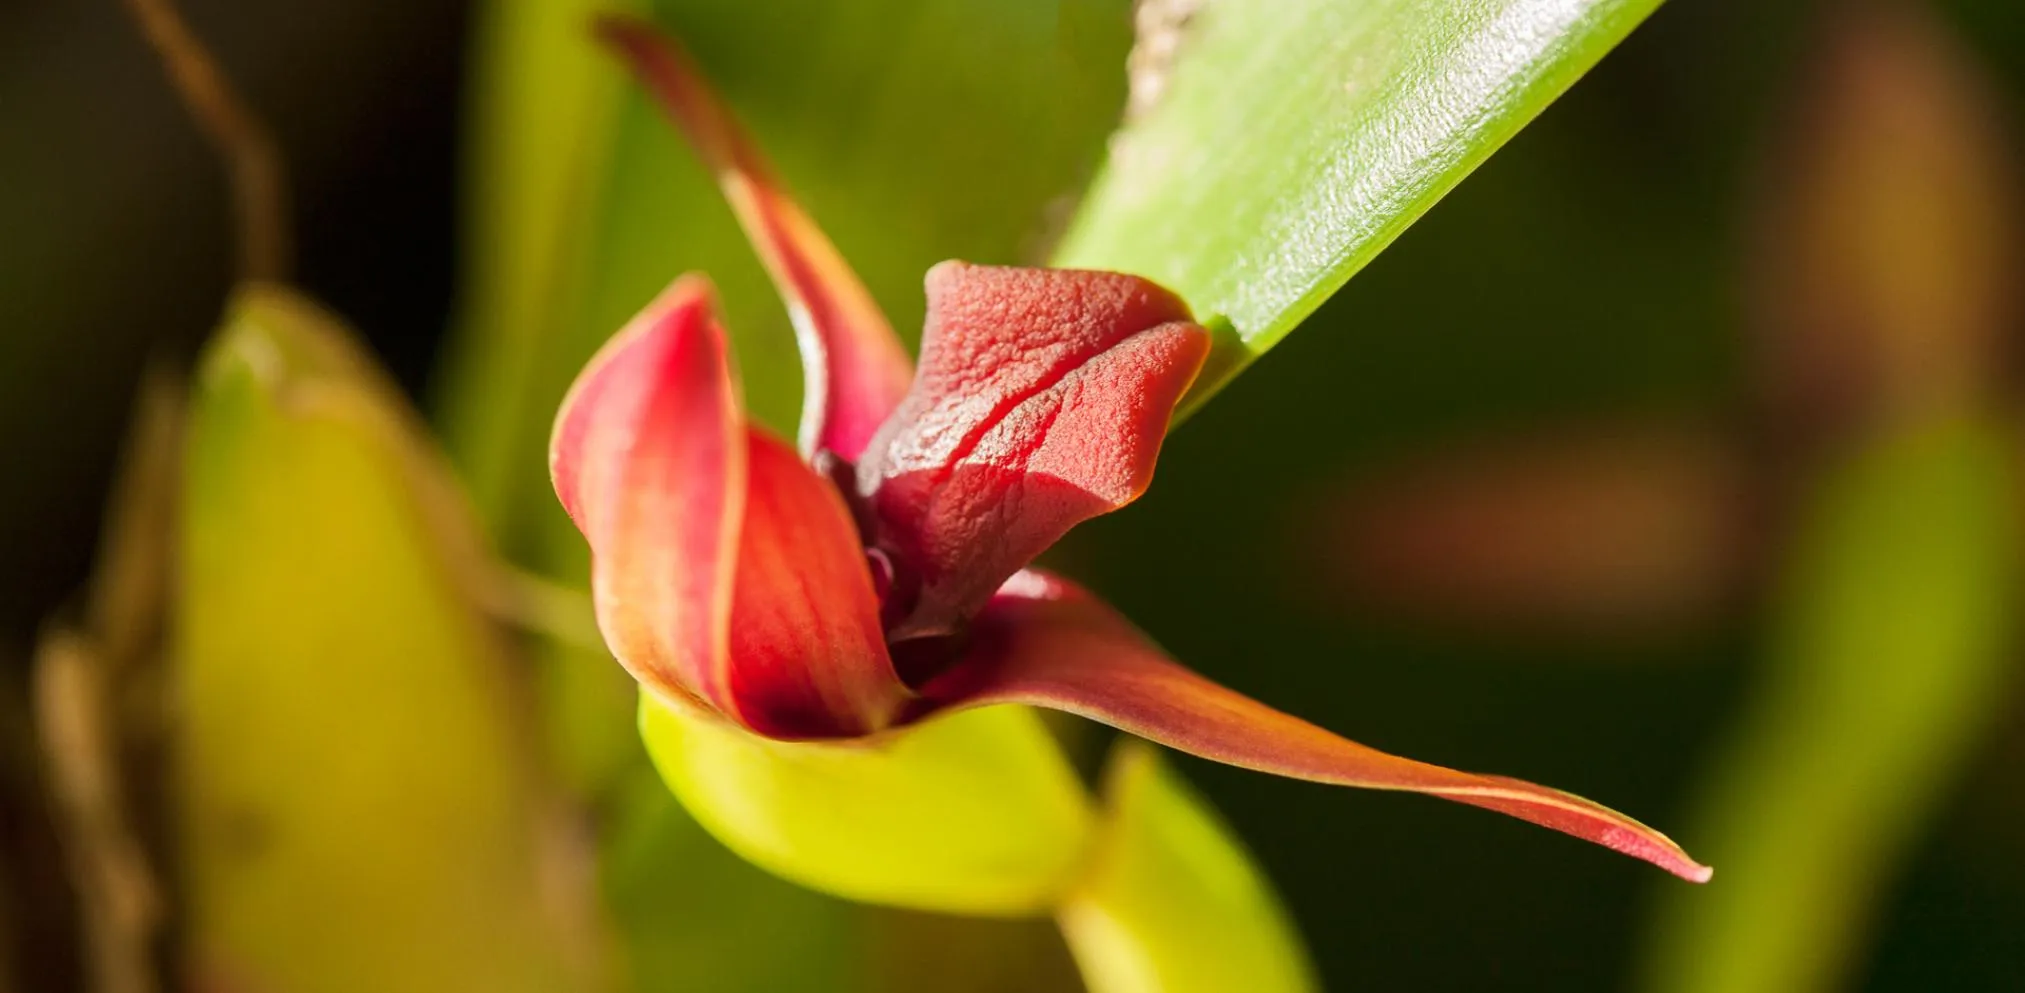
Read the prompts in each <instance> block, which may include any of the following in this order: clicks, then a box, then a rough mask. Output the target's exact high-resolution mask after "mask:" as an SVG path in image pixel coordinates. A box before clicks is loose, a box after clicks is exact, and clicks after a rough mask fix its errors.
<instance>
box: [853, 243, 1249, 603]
mask: <svg viewBox="0 0 2025 993" xmlns="http://www.w3.org/2000/svg"><path fill="white" fill-rule="evenodd" d="M927 286H928V324H927V329H926V331H925V333H924V335H923V339H922V351H921V362H922V365H921V375H920V376H919V378H917V379H916V380H915V383H914V387H913V389H912V390H911V391H910V392H909V393H908V395H907V399H906V400H905V401H904V402H903V403H902V405H901V408H900V409H899V410H898V411H896V412H895V413H894V415H893V418H892V419H891V420H890V421H888V422H887V424H886V427H885V428H884V429H882V430H881V431H880V433H879V436H878V437H877V438H875V439H874V440H873V442H872V445H871V447H870V448H868V449H867V450H866V453H865V458H864V460H863V461H862V462H861V463H859V466H858V488H859V491H860V492H861V493H863V494H865V495H866V497H867V499H868V500H869V502H870V506H871V509H872V516H873V517H874V519H875V522H876V526H877V532H878V533H877V535H876V536H875V540H876V542H877V543H878V544H879V545H880V546H881V547H883V548H885V549H886V550H887V551H889V552H890V553H892V554H893V556H894V558H895V559H896V561H897V562H898V563H899V564H900V566H901V568H902V570H903V573H902V575H901V576H900V583H901V585H900V586H899V587H898V592H897V594H896V595H897V596H898V597H900V598H901V602H900V607H901V608H902V609H901V611H900V614H901V616H899V617H897V618H894V619H893V620H894V622H895V623H894V624H893V627H892V629H891V631H890V634H891V636H892V637H894V638H896V639H905V638H910V637H917V636H923V635H938V634H946V633H949V632H950V631H951V630H953V629H954V628H955V627H956V626H957V625H958V624H959V623H960V622H961V621H962V619H963V618H965V617H968V616H969V615H970V614H972V613H974V612H975V611H976V610H977V609H978V608H980V607H982V606H983V605H984V603H985V602H986V601H987V600H989V599H990V598H991V595H992V593H993V591H995V590H996V589H997V588H998V586H999V584H1000V583H1003V582H1004V581H1005V579H1006V577H1008V576H1010V575H1012V574H1013V573H1014V572H1017V571H1018V570H1019V569H1020V568H1021V567H1023V566H1025V565H1026V564H1027V563H1028V562H1029V561H1032V559H1033V557H1034V556H1036V555H1038V554H1040V553H1041V552H1042V551H1044V550H1045V549H1046V548H1047V547H1048V546H1049V545H1052V544H1054V543H1055V541H1056V540H1058V539H1060V538H1061V536H1062V535H1063V534H1064V533H1066V532H1067V531H1068V530H1069V529H1070V528H1071V527H1074V526H1075V525H1076V524H1078V523H1080V522H1082V521H1084V520H1087V519H1089V518H1091V517H1094V516H1097V515H1099V514H1103V513H1107V512H1109V511H1112V510H1115V509H1117V508H1119V507H1121V506H1124V505H1125V504H1127V503H1130V502H1131V501H1132V500H1134V499H1136V498H1137V497H1138V496H1139V494H1140V493H1142V492H1144V491H1145V489H1146V486H1147V484H1148V483H1150V482H1151V481H1152V479H1153V465H1154V461H1155V459H1156V458H1157V457H1158V456H1159V454H1160V444H1161V441H1162V440H1163V439H1164V438H1165V437H1166V435H1167V425H1168V421H1169V419H1170V418H1171V417H1172V416H1173V413H1174V404H1175V402H1176V401H1177V400H1179V399H1180V397H1181V394H1182V393H1183V392H1185V391H1186V390H1187V389H1188V385H1189V383H1191V382H1193V381H1194V379H1195V374H1196V372H1197V371H1198V370H1199V369H1201V367H1202V361H1203V358H1204V357H1205V356H1206V355H1207V354H1208V351H1209V334H1208V332H1206V331H1204V330H1203V329H1202V328H1199V327H1197V326H1195V325H1194V324H1192V323H1189V314H1188V308H1187V307H1186V306H1185V305H1183V304H1182V302H1181V301H1180V300H1179V299H1178V298H1176V297H1175V296H1174V295H1173V294H1171V293H1169V292H1167V291H1166V290H1163V289H1161V288H1160V287H1158V286H1156V285H1154V284H1153V283H1151V282H1148V281H1146V280H1144V279H1140V278H1138V277H1136V276H1128V275H1124V274H1122V273H1110V272H1089V271H1081V270H1070V269H1017V268H1008V267H1000V266H974V265H967V264H964V263H960V262H944V263H942V264H941V265H938V266H936V267H935V268H934V269H931V270H929V273H928V279H927ZM910 570H911V575H910V574H908V571H910ZM910 597H911V602H909V601H908V598H910Z"/></svg>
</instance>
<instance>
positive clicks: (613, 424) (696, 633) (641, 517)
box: [549, 276, 746, 710]
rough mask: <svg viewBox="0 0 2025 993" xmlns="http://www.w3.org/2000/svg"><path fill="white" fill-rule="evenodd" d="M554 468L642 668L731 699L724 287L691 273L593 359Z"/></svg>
mask: <svg viewBox="0 0 2025 993" xmlns="http://www.w3.org/2000/svg"><path fill="white" fill-rule="evenodd" d="M549 473H550V475H551V477H552V478H553V480H554V482H555V490H556V495H557V496H558V497H560V498H561V500H562V504H563V507H564V509H566V510H568V511H569V515H570V518H571V519H572V520H574V521H575V522H576V525H577V528H578V529H579V530H581V531H582V532H583V534H584V539H585V541H586V542H588V543H589V544H590V548H591V592H592V595H593V598H594V600H595V602H596V607H597V615H598V626H599V628H600V629H602V630H603V632H604V635H605V642H606V644H608V645H609V646H611V649H612V652H613V654H614V655H616V656H617V657H618V660H619V662H620V663H621V664H623V665H624V666H625V667H626V668H627V670H628V671H630V672H631V673H632V674H633V676H634V677H635V678H637V679H639V680H640V681H641V683H643V684H644V685H646V686H647V687H649V688H650V689H653V690H656V691H658V692H661V693H664V694H672V695H688V696H693V697H700V698H701V699H703V700H705V701H707V702H708V703H709V704H711V705H712V706H714V707H716V708H718V709H720V710H726V709H727V706H728V704H729V703H730V700H731V687H730V685H729V683H728V682H727V680H726V678H725V672H724V665H723V660H724V658H725V643H724V632H725V619H726V617H727V616H728V614H729V611H730V609H731V593H732V571H733V566H734V563H735V561H736V556H737V542H738V524H739V521H740V519H741V518H742V517H743V516H744V505H745V492H746V441H745V425H744V423H743V417H742V415H741V413H740V410H739V402H738V395H737V392H736V390H735V388H734V387H733V385H732V380H731V370H730V367H729V365H728V361H727V359H726V356H725V350H724V333H723V331H722V330H721V329H719V327H718V325H717V320H716V317H715V316H714V314H713V304H712V300H711V295H710V287H709V284H708V283H707V282H705V281H704V280H703V279H701V278H699V277H694V276H685V277H683V278H682V279H680V280H677V281H676V282H675V284H674V285H673V286H671V287H669V289H668V290H667V291H666V292H665V293H663V294H662V295H661V296H660V298H659V299H657V300H655V301H654V302H653V303H652V304H650V305H649V306H648V307H647V309H646V310H645V311H643V312H642V313H641V314H640V316H639V317H636V318H634V319H633V322H632V323H631V324H628V325H627V326H626V327H625V329H624V330H621V331H620V332H619V333H618V334H617V335H616V336H614V337H613V338H612V340H611V341H610V342H608V343H607V344H606V345H605V347H604V348H603V349H601V350H600V351H599V352H598V354H597V356H596V357H595V358H593V359H591V362H590V364H589V365H588V366H586V367H585V368H584V371H583V373H582V374H581V375H579V376H578V377H577V381H576V383H575V385H573V386H572V387H571V388H570V392H569V396H568V397H567V398H565V399H564V400H563V405H562V410H561V412H560V413H559V414H558V415H557V418H556V424H555V433H554V435H553V436H552V438H551V440H550V443H549Z"/></svg>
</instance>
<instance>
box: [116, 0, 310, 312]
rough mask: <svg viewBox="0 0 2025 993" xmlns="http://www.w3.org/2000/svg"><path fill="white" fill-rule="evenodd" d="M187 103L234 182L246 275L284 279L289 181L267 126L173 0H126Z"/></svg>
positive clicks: (241, 272)
mask: <svg viewBox="0 0 2025 993" xmlns="http://www.w3.org/2000/svg"><path fill="white" fill-rule="evenodd" d="M126 4H127V9H128V10H129V11H130V12H131V13H132V14H133V16H134V20H135V21H137V22H138V23H139V24H140V27H141V32H142V33H143V34H145V35H146V36H147V39H148V43H149V44H150V45H152V46H154V49H155V52H156V54H157V55H159V56H160V57H161V60H162V65H163V67H164V68H165V69H166V70H167V71H168V74H169V79H170V82H172V83H173V84H174V85H175V87H176V91H177V93H178V94H179V95H180V96H181V97H182V101H183V105H184V106H185V107H187V108H188V109H189V111H190V116H191V117H193V118H195V119H196V121H197V126H198V127H199V128H201V129H202V130H203V131H204V133H205V135H206V136H207V137H208V138H210V140H211V144H212V145H213V146H214V147H215V148H216V150H217V152H218V157H219V158H220V160H222V161H223V163H224V165H225V169H226V174H227V176H228V177H229V179H230V183H231V188H232V200H233V212H234V213H235V214H236V215H237V218H238V226H239V276H240V278H242V279H248V280H274V281H281V280H285V279H286V278H287V277H288V274H289V268H290V265H291V254H292V246H291V244H290V242H291V239H290V237H289V225H288V180H287V175H286V173H285V171H284V169H283V167H282V162H281V154H280V152H279V151H278V150H277V149H276V147H275V144H274V138H273V136H272V135H271V134H269V133H268V130H267V127H266V125H264V124H263V123H261V121H260V119H259V117H258V116H256V115H255V114H254V113H253V112H252V110H251V109H250V108H249V107H247V105H246V103H245V101H243V100H241V99H240V97H239V94H238V92H237V91H235V90H234V89H233V88H232V84H231V82H230V81H229V80H228V79H226V77H225V74H224V72H223V71H221V70H220V69H219V68H218V62H217V60H216V59H214V58H212V56H211V53H210V51H209V50H208V49H206V48H205V47H204V44H203V42H201V41H199V40H198V39H197V36H196V35H195V34H193V33H192V32H191V31H190V26H189V24H187V23H186V22H185V21H184V20H183V17H182V15H181V14H179V13H178V12H177V11H176V8H175V5H174V4H173V3H172V2H171V0H126Z"/></svg>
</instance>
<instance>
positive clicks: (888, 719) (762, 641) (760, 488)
mask: <svg viewBox="0 0 2025 993" xmlns="http://www.w3.org/2000/svg"><path fill="white" fill-rule="evenodd" d="M746 441H747V457H746V465H747V466H748V469H749V471H750V473H751V482H750V484H749V485H748V487H747V490H746V501H745V525H744V528H743V530H742V531H741V533H740V535H739V542H738V570H737V574H736V577H735V579H734V588H735V590H736V592H735V593H734V594H733V596H732V605H731V628H730V646H729V648H730V655H729V667H730V668H729V678H730V683H731V698H732V700H733V701H734V702H735V704H736V706H737V712H736V714H735V716H736V717H737V718H738V720H739V721H740V723H743V724H744V725H745V726H746V727H748V728H750V729H752V730H754V731H756V732H758V733H760V734H763V735H766V736H767V737H770V738H784V739H806V738H855V737H858V736H861V735H865V734H870V733H871V732H873V731H877V730H880V729H881V728H884V727H886V726H888V725H890V724H891V723H892V722H893V718H894V717H895V715H897V714H898V712H899V711H900V709H901V707H902V706H903V705H905V704H906V703H908V702H909V701H911V700H912V699H913V693H912V692H910V691H909V690H908V689H907V686H906V684H904V683H902V682H901V681H900V677H899V676H897V675H895V674H894V672H893V663H892V661H891V660H890V659H889V658H888V656H887V654H886V640H885V635H884V632H883V630H882V629H881V626H880V623H879V601H878V597H877V595H876V594H875V593H874V592H873V590H872V576H871V573H870V572H869V570H868V569H867V567H866V564H865V553H864V549H862V548H860V547H859V545H858V537H857V534H858V533H857V529H856V527H855V526H854V525H852V523H851V515H850V511H849V510H848V509H846V508H845V506H844V501H843V498H842V497H841V496H840V495H838V493H837V490H836V487H834V486H832V485H830V482H829V480H827V479H824V478H823V477H821V476H818V475H816V473H815V472H814V471H813V470H811V469H810V468H809V467H808V466H806V465H804V464H803V463H802V462H801V460H800V459H798V458H796V457H795V453H794V452H793V451H792V450H791V449H789V448H788V447H787V446H786V445H785V444H783V443H781V442H779V441H775V440H774V439H773V438H771V437H768V436H767V435H765V434H762V433H761V432H759V431H757V430H749V431H748V433H747V436H746Z"/></svg>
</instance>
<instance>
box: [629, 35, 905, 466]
mask: <svg viewBox="0 0 2025 993" xmlns="http://www.w3.org/2000/svg"><path fill="white" fill-rule="evenodd" d="M593 30H594V31H595V33H596V35H597V37H598V38H599V39H600V40H601V41H603V42H604V43H605V44H606V46H607V47H609V48H610V49H611V50H612V51H613V52H614V53H615V54H617V55H618V56H619V57H620V58H621V59H622V60H624V62H625V63H626V65H627V67H628V69H630V70H631V72H632V74H633V76H634V78H635V79H636V80H637V81H638V82H639V85H640V86H641V87H642V88H644V89H645V90H646V91H647V93H648V94H649V95H650V96H651V97H652V98H653V99H654V100H655V102H656V103H658V104H659V105H660V107H661V109H662V110H663V111H664V112H665V113H666V114H667V116H668V117H669V118H670V119H671V120H673V121H674V123H675V125H676V127H677V128H679V129H680V130H681V132H682V134H683V135H684V136H685V137H686V138H687V139H688V140H689V144H690V146H691V147H692V148H693V149H694V150H695V152H696V155H697V157H698V158H700V159H701V160H702V161H703V163H704V165H705V167H706V168H708V169H709V171H710V172H711V174H712V175H713V176H715V177H716V179H717V182H718V185H719V186H720V187H721V188H722V190H723V193H724V198H725V200H726V202H728V203H729V204H730V205H731V209H732V212H733V213H734V214H735V215H736V216H737V218H738V222H739V225H740V226H741V227H742V228H743V229H744V230H745V235H746V239H747V240H748V241H750V242H751V243H752V247H753V250H754V252H755V253H756V254H758V256H759V260H760V263H761V264H762V265H763V266H765V267H766V270H767V274H768V276H769V277H771V278H772V280H773V283H774V286H775V288H776V289H777V290H778V291H779V292H780V295H781V297H782V299H783V300H784V301H785V303H786V304H787V310H788V316H789V319H790V320H791V321H792V323H793V324H794V326H795V330H796V337H797V342H798V344H799V346H800V348H801V353H802V364H803V368H804V373H805V391H804V398H803V411H802V427H801V448H802V452H803V454H804V455H807V456H813V455H815V453H817V452H818V451H821V450H824V449H827V450H829V451H833V452H835V453H837V454H838V455H841V456H843V457H844V458H846V459H856V458H857V457H858V456H859V454H860V453H861V452H863V451H864V448H865V445H866V443H867V442H868V441H870V440H871V437H872V435H873V433H874V432H876V431H877V430H878V428H879V424H880V423H881V422H882V421H884V420H885V419H886V416H887V415H888V414H889V413H891V412H892V410H893V408H894V407H896V406H898V405H899V403H900V398H901V397H902V396H903V395H904V394H905V393H906V391H907V384H908V382H909V380H910V379H912V377H913V363H912V362H911V361H909V359H908V357H907V351H906V349H905V348H904V347H903V346H902V344H901V342H900V339H899V337H898V336H897V335H895V334H894V333H893V328H892V326H891V325H890V324H889V323H887V321H886V316H885V314H884V313H882V312H881V311H880V310H879V306H878V303H877V302H876V301H874V300H873V299H872V295H871V293H870V291H868V290H866V289H865V286H864V284H863V283H862V282H861V281H860V280H859V279H858V276H857V274H856V273H855V272H853V271H852V270H851V267H850V265H849V263H847V262H845V261H844V258H843V256H842V254H841V253H839V252H838V251H837V248H836V246H835V245H833V244H831V243H830V240H829V238H828V237H827V236H826V235H824V234H823V232H822V229H821V228H819V227H817V225H816V222H815V220H814V219H813V218H811V217H810V216H809V215H808V212H807V211H805V210H803V209H802V208H801V206H800V204H798V203H796V202H795V200H794V198H793V197H791V196H790V195H789V194H788V191H787V189H786V187H785V186H784V185H783V184H782V183H781V182H780V181H779V180H778V179H777V178H776V177H775V175H774V170H773V167H772V165H771V164H770V163H768V162H767V161H766V158H765V156H764V155H763V154H762V153H761V152H760V149H759V146H758V145H757V144H756V143H754V142H753V140H752V138H751V137H750V136H748V135H747V134H746V133H745V130H744V129H743V128H741V127H740V126H739V124H738V121H737V119H736V118H735V117H734V116H733V114H732V113H731V109H730V108H729V107H728V106H726V104H725V103H724V101H723V99H722V98H720V97H719V96H718V95H717V94H716V93H715V92H714V91H713V90H712V89H711V87H710V84H709V81H708V80H706V79H705V78H704V77H703V74H702V72H701V71H700V70H699V69H698V68H697V66H696V64H695V62H694V61H693V60H692V59H691V58H690V57H689V55H688V54H687V53H685V52H684V51H683V50H682V47H681V45H680V44H679V43H678V42H677V41H676V40H675V39H674V38H672V37H670V36H669V35H668V34H667V33H666V32H663V31H661V30H660V29H659V28H657V27H655V26H654V25H653V24H652V23H651V22H649V21H646V20H643V19H641V18H638V17H633V16H627V15H606V16H603V17H600V18H598V19H597V21H596V22H595V24H594V28H593Z"/></svg>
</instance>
